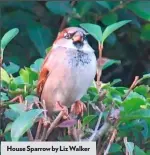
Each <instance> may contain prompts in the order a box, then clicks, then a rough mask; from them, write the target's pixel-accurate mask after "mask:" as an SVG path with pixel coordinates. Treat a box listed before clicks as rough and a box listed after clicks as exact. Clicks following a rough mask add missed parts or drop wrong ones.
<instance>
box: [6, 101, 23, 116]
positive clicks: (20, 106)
mask: <svg viewBox="0 0 150 155" xmlns="http://www.w3.org/2000/svg"><path fill="white" fill-rule="evenodd" d="M9 107H10V108H11V109H12V110H13V111H14V112H17V113H19V114H21V113H23V112H25V110H26V106H25V104H23V103H17V104H10V105H9Z"/></svg>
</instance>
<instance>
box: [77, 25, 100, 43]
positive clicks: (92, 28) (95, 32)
mask: <svg viewBox="0 0 150 155" xmlns="http://www.w3.org/2000/svg"><path fill="white" fill-rule="evenodd" d="M80 26H81V27H82V28H84V29H85V30H86V31H87V32H88V33H89V34H90V35H92V36H93V37H94V38H95V39H96V40H97V41H98V42H101V40H102V30H101V27H100V26H99V25H95V24H90V23H84V24H80Z"/></svg>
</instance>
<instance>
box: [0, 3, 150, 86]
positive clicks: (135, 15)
mask: <svg viewBox="0 0 150 155" xmlns="http://www.w3.org/2000/svg"><path fill="white" fill-rule="evenodd" d="M0 7H1V23H2V25H1V38H2V36H3V35H4V34H5V33H6V32H7V31H8V30H10V29H12V28H18V29H19V34H18V35H17V36H16V37H15V38H14V39H13V40H12V41H11V42H10V43H9V45H8V46H7V48H6V49H5V52H4V63H5V64H3V67H4V68H7V69H8V68H10V67H16V69H17V70H19V69H20V68H22V67H25V66H27V67H28V66H30V65H31V64H32V63H33V62H34V61H35V60H37V59H38V58H44V57H45V55H46V52H47V51H48V49H49V48H50V47H51V45H52V43H53V41H54V40H55V38H56V36H57V33H58V32H59V31H60V30H62V29H63V28H64V27H70V26H79V24H81V23H93V24H98V25H100V26H101V28H102V30H104V29H105V28H106V27H107V26H108V25H110V24H113V23H115V22H118V21H121V20H132V22H131V23H129V24H127V25H125V26H123V27H122V28H120V29H119V30H117V31H115V33H113V34H112V35H111V36H110V37H109V38H108V39H107V41H106V42H105V44H104V51H103V56H104V57H107V58H109V59H115V60H120V61H121V63H115V64H113V65H112V66H110V67H109V68H107V69H105V70H104V71H103V75H102V78H101V79H102V81H103V82H108V81H112V80H113V79H116V78H120V79H121V80H122V82H121V83H120V85H122V86H123V85H124V86H129V85H130V84H131V83H132V81H133V80H134V77H135V76H137V75H138V76H142V75H143V74H145V73H149V72H150V1H149V0H147V1H146V0H141V1H140V0H138V1H137V0H124V1H123V0H122V1H119V0H118V1H77V0H76V1H69V0H68V1H63V0H61V1H30V2H29V1H20V2H15V1H13V2H8V1H7V2H0ZM88 39H89V42H90V44H91V46H92V47H93V48H94V49H95V54H96V55H98V50H97V42H96V40H94V39H93V38H92V37H89V38H88ZM16 74H17V73H16ZM147 82H148V83H149V81H147ZM149 84H150V83H149Z"/></svg>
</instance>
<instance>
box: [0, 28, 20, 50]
mask: <svg viewBox="0 0 150 155" xmlns="http://www.w3.org/2000/svg"><path fill="white" fill-rule="evenodd" d="M18 33H19V29H18V28H14V29H11V30H9V31H8V32H7V33H5V35H4V36H3V37H2V40H1V50H2V51H4V49H5V47H6V46H7V44H8V43H9V42H10V41H11V40H12V39H13V38H14V37H15V36H16V35H17V34H18Z"/></svg>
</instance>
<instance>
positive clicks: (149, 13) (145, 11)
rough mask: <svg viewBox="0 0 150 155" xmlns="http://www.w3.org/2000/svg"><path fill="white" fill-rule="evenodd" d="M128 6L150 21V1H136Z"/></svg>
mask: <svg viewBox="0 0 150 155" xmlns="http://www.w3.org/2000/svg"><path fill="white" fill-rule="evenodd" d="M127 8H128V9H130V10H131V11H133V12H134V13H135V14H136V15H137V16H139V17H141V18H143V19H145V20H148V21H150V1H149V0H145V1H144V3H143V1H134V2H131V3H129V4H128V5H127Z"/></svg>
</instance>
